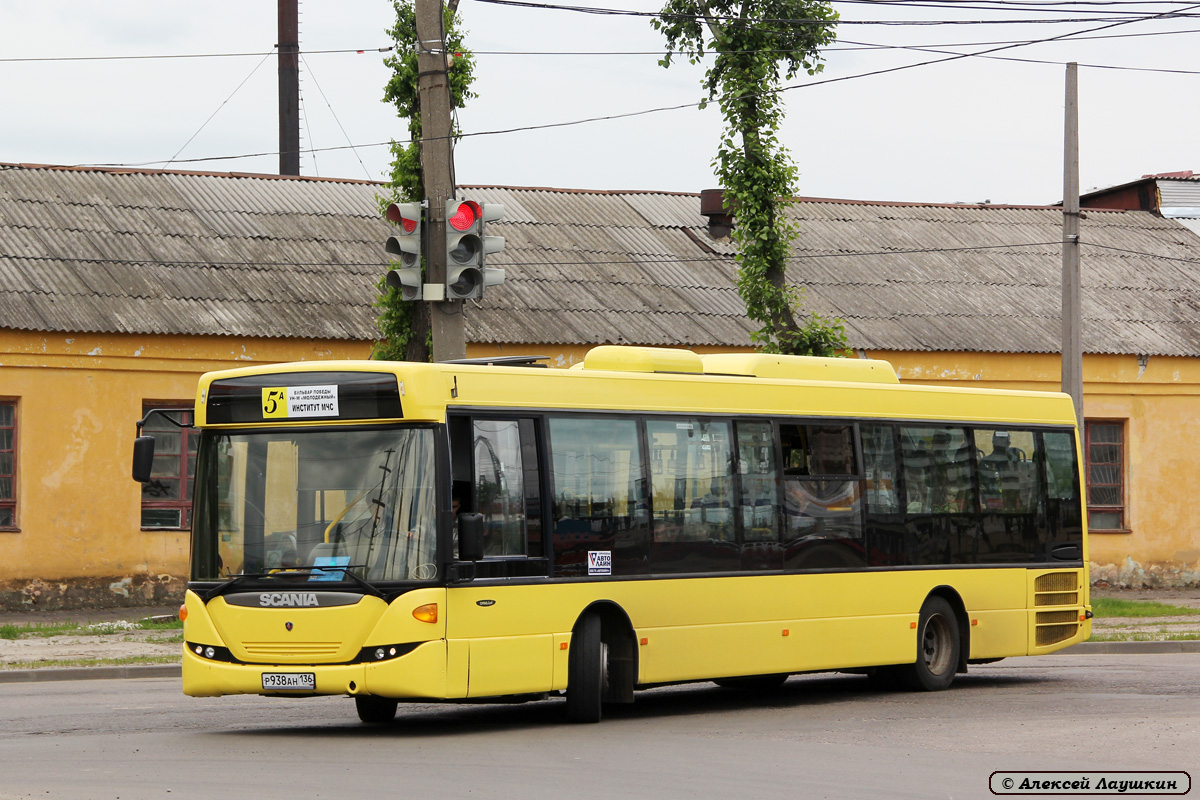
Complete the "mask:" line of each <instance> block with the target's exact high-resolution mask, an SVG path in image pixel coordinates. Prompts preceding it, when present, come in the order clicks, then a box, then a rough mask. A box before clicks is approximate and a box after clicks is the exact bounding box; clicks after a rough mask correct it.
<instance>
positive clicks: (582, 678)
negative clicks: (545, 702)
mask: <svg viewBox="0 0 1200 800" xmlns="http://www.w3.org/2000/svg"><path fill="white" fill-rule="evenodd" d="M570 647H571V650H570V653H569V655H568V656H567V719H568V720H570V721H571V722H599V721H600V709H601V706H602V704H603V700H604V685H605V683H606V681H607V679H608V646H607V645H605V644H604V642H603V641H602V640H601V638H600V618H599V617H597V616H596V615H595V614H588V615H587V616H586V617H584V618H583V619H581V620H580V621H579V626H578V627H577V628H576V630H575V633H574V634H573V635H572V636H571V645H570Z"/></svg>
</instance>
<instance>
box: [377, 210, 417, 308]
mask: <svg viewBox="0 0 1200 800" xmlns="http://www.w3.org/2000/svg"><path fill="white" fill-rule="evenodd" d="M384 216H385V217H387V219H388V222H392V223H394V224H395V225H397V226H398V229H397V231H396V233H395V234H394V235H392V236H389V237H388V240H387V243H386V244H384V249H385V250H387V252H388V255H390V256H392V258H393V259H394V260H395V263H398V264H399V266H395V263H394V264H393V266H392V267H390V268H389V269H388V274H387V286H388V288H389V289H399V290H400V298H401V299H402V300H408V301H412V300H420V299H421V232H422V228H421V204H420V203H392V204H391V205H389V206H388V207H387V211H385V212H384Z"/></svg>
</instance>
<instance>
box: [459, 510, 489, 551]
mask: <svg viewBox="0 0 1200 800" xmlns="http://www.w3.org/2000/svg"><path fill="white" fill-rule="evenodd" d="M458 555H459V558H460V559H461V560H463V561H479V560H480V559H482V558H483V514H459V515H458Z"/></svg>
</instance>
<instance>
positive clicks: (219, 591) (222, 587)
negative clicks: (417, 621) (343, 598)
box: [201, 564, 387, 603]
mask: <svg viewBox="0 0 1200 800" xmlns="http://www.w3.org/2000/svg"><path fill="white" fill-rule="evenodd" d="M365 566H367V565H366V564H347V565H345V566H336V567H324V566H322V567H288V568H286V569H282V570H276V571H275V572H243V573H241V574H239V575H234V576H233V577H232V578H230V579H229V580H227V581H225V582H224V583H219V584H217V585H216V586H214V587H213V588H211V589H209V590H208V591H207V592H205V593H204V594H203V595H202V596H201V599H202V600H204V602H205V603H207V602H208V601H210V600H212V599H213V598H215V597H220V596H221V595H223V594H225V593H227V592H228V591H229V590H230V589H233V588H235V587H236V586H238V585H239V584H242V583H244V582H247V581H253V580H262V579H264V578H283V577H286V576H290V575H295V574H296V573H308V574H310V575H311V574H312V571H313V570H315V569H319V570H321V571H322V572H324V571H326V570H330V571H334V570H336V571H338V572H341V573H342V578H343V580H345V579H349V580H350V581H352V582H353V583H357V584H358V585H359V586H360V587H361V588H362V589H363V590H364V592H365V593H366V594H369V595H373V596H375V597H378V598H379V599H381V600H385V601H386V600H387V596H386V595H385V594H384V593H383V592H381V591H379V589H377V588H375V587H374V586H373V585H372V584H370V583H369V582H367V581H366V580H364V579H362V578H360V577H358V576H357V575H355V574H354V573H353V572H350V570H352V569H360V568H362V567H365Z"/></svg>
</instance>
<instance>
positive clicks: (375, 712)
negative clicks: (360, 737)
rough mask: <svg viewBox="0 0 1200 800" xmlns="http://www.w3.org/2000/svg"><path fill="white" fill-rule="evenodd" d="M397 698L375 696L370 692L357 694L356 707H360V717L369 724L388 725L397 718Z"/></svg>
mask: <svg viewBox="0 0 1200 800" xmlns="http://www.w3.org/2000/svg"><path fill="white" fill-rule="evenodd" d="M398 705H399V701H397V700H389V699H388V698H386V697H375V696H374V695H369V694H360V695H356V696H355V698H354V707H355V708H356V709H358V718H359V719H361V720H362V721H363V722H366V723H367V724H369V725H386V724H387V723H389V722H391V721H392V720H393V719H395V718H396V706H398Z"/></svg>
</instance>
